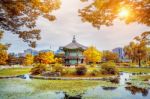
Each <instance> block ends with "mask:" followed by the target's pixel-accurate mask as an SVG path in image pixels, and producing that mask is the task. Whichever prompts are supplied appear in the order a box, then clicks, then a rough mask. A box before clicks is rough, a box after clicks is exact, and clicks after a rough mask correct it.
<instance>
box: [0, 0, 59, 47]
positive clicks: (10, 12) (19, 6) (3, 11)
mask: <svg viewBox="0 0 150 99" xmlns="http://www.w3.org/2000/svg"><path fill="white" fill-rule="evenodd" d="M59 7H60V0H0V28H2V29H3V30H6V31H11V33H13V34H17V35H18V37H19V38H21V39H23V41H25V42H27V43H28V44H29V45H30V46H32V47H35V45H36V44H35V41H36V40H39V39H40V38H41V37H40V30H39V29H37V28H36V21H37V19H38V18H39V16H41V17H43V18H46V19H48V20H49V21H54V20H55V19H56V17H55V16H54V15H52V14H51V13H52V11H53V10H56V9H58V8H59ZM23 28H25V29H23Z"/></svg>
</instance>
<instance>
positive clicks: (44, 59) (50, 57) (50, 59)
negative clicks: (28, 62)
mask: <svg viewBox="0 0 150 99" xmlns="http://www.w3.org/2000/svg"><path fill="white" fill-rule="evenodd" d="M35 62H36V63H43V64H50V63H54V62H55V60H54V54H53V52H40V53H39V54H38V55H37V56H35Z"/></svg>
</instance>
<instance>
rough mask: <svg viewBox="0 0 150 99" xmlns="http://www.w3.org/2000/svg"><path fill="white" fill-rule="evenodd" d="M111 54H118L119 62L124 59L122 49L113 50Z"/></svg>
mask: <svg viewBox="0 0 150 99" xmlns="http://www.w3.org/2000/svg"><path fill="white" fill-rule="evenodd" d="M112 52H113V53H116V54H118V57H119V60H123V59H125V54H124V50H123V48H121V47H117V48H114V49H113V50H112Z"/></svg>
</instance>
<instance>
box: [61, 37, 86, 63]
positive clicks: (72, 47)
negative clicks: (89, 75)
mask: <svg viewBox="0 0 150 99" xmlns="http://www.w3.org/2000/svg"><path fill="white" fill-rule="evenodd" d="M86 48H87V47H85V46H83V45H81V44H79V43H78V42H77V41H76V39H75V36H74V37H73V40H72V42H71V43H69V44H68V45H66V46H64V47H63V51H64V52H65V55H64V61H65V65H68V66H69V65H78V64H81V63H83V62H84V56H83V51H84V50H85V49H86Z"/></svg>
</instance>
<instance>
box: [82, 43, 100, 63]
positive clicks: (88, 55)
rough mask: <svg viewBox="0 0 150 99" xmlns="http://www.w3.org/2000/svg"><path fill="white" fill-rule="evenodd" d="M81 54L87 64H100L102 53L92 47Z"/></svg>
mask: <svg viewBox="0 0 150 99" xmlns="http://www.w3.org/2000/svg"><path fill="white" fill-rule="evenodd" d="M83 54H84V56H85V59H86V62H88V63H96V62H100V61H101V58H102V52H100V51H99V50H97V49H96V48H95V47H93V46H91V47H89V48H87V49H86V50H85V51H84V53H83Z"/></svg>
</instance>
